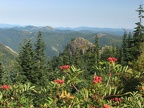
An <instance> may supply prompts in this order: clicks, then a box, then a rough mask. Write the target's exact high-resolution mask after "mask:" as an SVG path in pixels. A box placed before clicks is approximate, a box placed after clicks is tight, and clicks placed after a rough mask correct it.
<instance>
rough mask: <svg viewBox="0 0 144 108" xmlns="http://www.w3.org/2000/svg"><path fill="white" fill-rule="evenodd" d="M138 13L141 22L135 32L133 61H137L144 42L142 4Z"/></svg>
mask: <svg viewBox="0 0 144 108" xmlns="http://www.w3.org/2000/svg"><path fill="white" fill-rule="evenodd" d="M136 11H137V12H138V15H139V16H138V17H139V22H137V23H136V25H137V26H136V28H135V31H134V35H133V43H132V44H133V46H132V50H133V52H132V54H133V55H134V56H133V57H134V58H133V59H134V60H136V59H137V58H138V57H139V56H140V54H141V53H142V52H141V44H142V43H143V42H144V26H143V25H142V18H143V15H142V13H143V12H144V10H143V7H142V4H140V6H139V8H138V10H136Z"/></svg>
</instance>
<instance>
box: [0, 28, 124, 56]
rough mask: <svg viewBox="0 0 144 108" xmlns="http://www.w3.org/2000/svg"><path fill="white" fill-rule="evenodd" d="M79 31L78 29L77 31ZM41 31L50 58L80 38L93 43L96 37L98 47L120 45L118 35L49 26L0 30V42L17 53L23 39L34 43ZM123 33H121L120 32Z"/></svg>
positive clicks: (119, 36)
mask: <svg viewBox="0 0 144 108" xmlns="http://www.w3.org/2000/svg"><path fill="white" fill-rule="evenodd" d="M79 30H80V29H79ZM39 31H41V32H42V36H43V39H44V41H45V43H46V54H47V55H48V56H49V57H50V58H51V57H53V56H57V55H58V54H59V52H62V51H63V49H64V47H65V46H66V45H67V44H68V43H69V42H70V41H71V39H74V38H77V37H82V38H84V39H86V40H88V41H90V42H92V43H94V39H95V36H96V35H98V38H99V45H100V46H104V45H112V44H117V45H120V44H121V43H122V36H121V35H119V33H116V34H117V35H116V34H113V33H106V32H101V31H90V30H86V29H85V30H80V31H76V30H67V29H66V30H60V29H57V28H53V27H51V26H44V27H36V26H20V27H11V28H0V42H1V43H3V44H4V45H6V46H8V47H10V48H12V49H13V50H14V51H16V52H18V51H19V47H20V43H21V42H23V41H24V39H25V38H30V39H31V40H32V42H33V43H34V42H35V41H36V37H37V33H38V32H39ZM121 33H123V32H121Z"/></svg>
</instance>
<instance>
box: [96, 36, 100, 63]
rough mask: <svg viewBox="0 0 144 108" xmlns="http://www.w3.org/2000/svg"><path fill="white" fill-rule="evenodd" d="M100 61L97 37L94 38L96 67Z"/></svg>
mask: <svg viewBox="0 0 144 108" xmlns="http://www.w3.org/2000/svg"><path fill="white" fill-rule="evenodd" d="M99 60H100V55H99V44H98V36H96V37H95V64H96V65H98V63H99Z"/></svg>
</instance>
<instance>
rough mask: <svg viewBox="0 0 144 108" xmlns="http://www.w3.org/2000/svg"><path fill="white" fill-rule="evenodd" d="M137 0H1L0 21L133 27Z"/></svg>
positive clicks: (28, 23)
mask: <svg viewBox="0 0 144 108" xmlns="http://www.w3.org/2000/svg"><path fill="white" fill-rule="evenodd" d="M141 1H142V0H141ZM139 4H140V0H0V23H6V24H18V25H35V26H52V27H80V26H89V27H100V28H125V29H129V28H130V29H133V28H134V27H135V26H136V25H135V23H136V22H138V21H139V20H138V13H137V12H136V11H135V10H136V9H137V8H138V7H139Z"/></svg>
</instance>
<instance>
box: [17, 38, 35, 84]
mask: <svg viewBox="0 0 144 108" xmlns="http://www.w3.org/2000/svg"><path fill="white" fill-rule="evenodd" d="M18 63H19V72H18V74H17V78H16V80H17V81H18V82H21V83H25V82H27V81H28V82H32V83H34V82H35V79H34V78H33V74H34V71H33V69H34V51H33V49H32V44H31V40H30V39H25V41H24V43H23V44H21V49H20V52H19V56H18Z"/></svg>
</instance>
